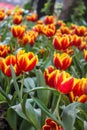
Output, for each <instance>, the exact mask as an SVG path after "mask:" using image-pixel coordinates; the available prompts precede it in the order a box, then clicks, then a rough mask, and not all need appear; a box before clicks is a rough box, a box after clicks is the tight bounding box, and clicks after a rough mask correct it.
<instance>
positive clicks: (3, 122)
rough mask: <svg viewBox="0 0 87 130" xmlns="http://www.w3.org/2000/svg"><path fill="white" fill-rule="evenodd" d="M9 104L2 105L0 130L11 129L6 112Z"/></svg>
mask: <svg viewBox="0 0 87 130" xmlns="http://www.w3.org/2000/svg"><path fill="white" fill-rule="evenodd" d="M6 110H7V106H6V105H5V104H3V105H0V130H11V128H10V126H9V124H8V122H7V121H6V119H5V113H6Z"/></svg>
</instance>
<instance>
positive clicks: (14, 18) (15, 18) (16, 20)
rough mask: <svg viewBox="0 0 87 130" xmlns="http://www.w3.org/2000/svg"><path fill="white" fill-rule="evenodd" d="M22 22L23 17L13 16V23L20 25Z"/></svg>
mask: <svg viewBox="0 0 87 130" xmlns="http://www.w3.org/2000/svg"><path fill="white" fill-rule="evenodd" d="M21 22H22V15H17V14H15V15H14V16H13V23H14V24H20V23H21Z"/></svg>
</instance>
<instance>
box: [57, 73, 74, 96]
mask: <svg viewBox="0 0 87 130" xmlns="http://www.w3.org/2000/svg"><path fill="white" fill-rule="evenodd" d="M73 85H74V78H73V77H71V76H70V75H69V74H68V73H67V72H65V71H63V72H61V73H60V75H59V76H58V78H57V81H56V89H57V90H58V91H60V92H61V93H63V94H68V93H69V92H71V91H72V89H73Z"/></svg>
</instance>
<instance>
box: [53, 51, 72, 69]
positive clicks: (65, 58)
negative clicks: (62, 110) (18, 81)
mask: <svg viewBox="0 0 87 130" xmlns="http://www.w3.org/2000/svg"><path fill="white" fill-rule="evenodd" d="M53 63H54V65H55V66H56V68H58V69H61V70H66V69H67V68H68V67H69V66H70V65H71V63H72V58H71V57H70V56H69V55H68V54H67V53H62V54H59V53H54V57H53Z"/></svg>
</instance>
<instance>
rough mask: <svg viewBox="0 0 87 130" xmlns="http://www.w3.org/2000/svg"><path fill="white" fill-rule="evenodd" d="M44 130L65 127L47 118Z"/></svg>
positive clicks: (60, 129) (61, 129) (55, 129)
mask: <svg viewBox="0 0 87 130" xmlns="http://www.w3.org/2000/svg"><path fill="white" fill-rule="evenodd" d="M42 130H63V128H62V127H61V126H60V125H59V124H57V123H56V122H55V121H53V120H52V119H51V118H47V119H46V121H45V125H44V126H43V127H42Z"/></svg>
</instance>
